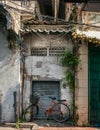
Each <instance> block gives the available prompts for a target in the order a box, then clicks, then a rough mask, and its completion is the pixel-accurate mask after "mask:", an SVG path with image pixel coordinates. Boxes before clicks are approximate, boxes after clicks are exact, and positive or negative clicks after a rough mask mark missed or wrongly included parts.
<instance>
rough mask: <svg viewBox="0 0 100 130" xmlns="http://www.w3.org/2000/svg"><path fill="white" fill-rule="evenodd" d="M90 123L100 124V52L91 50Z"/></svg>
mask: <svg viewBox="0 0 100 130" xmlns="http://www.w3.org/2000/svg"><path fill="white" fill-rule="evenodd" d="M89 121H90V123H93V124H95V123H100V51H98V50H93V49H92V50H89Z"/></svg>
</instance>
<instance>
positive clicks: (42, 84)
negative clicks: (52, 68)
mask: <svg viewBox="0 0 100 130" xmlns="http://www.w3.org/2000/svg"><path fill="white" fill-rule="evenodd" d="M33 91H35V92H37V93H39V94H40V99H41V101H42V103H43V104H45V105H46V107H48V106H49V103H50V99H49V98H48V97H49V96H53V97H56V98H57V99H60V82H59V81H33V82H32V92H33ZM45 105H44V106H45ZM37 118H39V119H44V118H45V115H44V113H43V111H42V110H41V109H39V114H38V117H37Z"/></svg>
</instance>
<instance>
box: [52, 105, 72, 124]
mask: <svg viewBox="0 0 100 130" xmlns="http://www.w3.org/2000/svg"><path fill="white" fill-rule="evenodd" d="M69 116H70V109H69V107H68V106H67V105H65V104H63V103H57V104H55V105H54V106H53V107H52V118H53V119H54V120H55V121H57V122H60V123H61V122H65V121H67V120H68V119H69Z"/></svg>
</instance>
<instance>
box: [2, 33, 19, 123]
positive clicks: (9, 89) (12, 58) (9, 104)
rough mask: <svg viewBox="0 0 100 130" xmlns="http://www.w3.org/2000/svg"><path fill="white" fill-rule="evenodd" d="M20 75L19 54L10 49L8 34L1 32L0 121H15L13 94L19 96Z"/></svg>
mask: <svg viewBox="0 0 100 130" xmlns="http://www.w3.org/2000/svg"><path fill="white" fill-rule="evenodd" d="M19 74H20V61H19V52H16V53H12V51H11V50H10V49H9V48H8V41H7V37H6V34H5V33H4V32H0V97H1V100H0V101H1V102H0V106H1V108H0V110H1V112H0V113H1V117H0V119H1V120H0V121H6V122H12V121H14V120H15V119H14V106H13V105H14V97H13V92H14V91H16V92H17V94H18V92H19V84H20V82H19V79H20V75H19ZM17 96H18V95H17ZM17 102H18V99H17Z"/></svg>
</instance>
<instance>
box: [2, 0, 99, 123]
mask: <svg viewBox="0 0 100 130" xmlns="http://www.w3.org/2000/svg"><path fill="white" fill-rule="evenodd" d="M48 2H49V3H48V4H47V3H46V1H45V0H44V1H43V2H42V3H41V1H22V2H20V1H10V2H9V1H1V5H2V6H3V9H4V10H5V12H6V13H5V15H4V14H2V15H4V16H5V19H6V21H7V23H6V26H5V28H3V29H1V31H0V33H1V35H0V39H1V41H2V42H1V43H0V46H1V47H0V48H1V52H2V55H0V67H1V69H0V77H1V78H0V83H1V84H0V115H1V116H0V120H1V121H7V122H13V121H15V119H16V116H17V118H18V117H19V115H20V114H21V112H22V111H23V110H24V109H25V108H26V107H27V106H28V105H29V104H30V98H31V95H32V93H33V92H34V91H36V92H38V93H40V95H41V99H42V101H43V102H44V103H45V104H47V105H49V104H48V102H49V98H48V97H49V96H56V98H58V99H67V102H68V105H69V107H70V109H71V104H72V101H73V99H75V105H76V107H77V111H76V112H77V115H78V116H77V117H78V118H77V121H78V124H79V125H83V124H85V125H87V124H88V123H91V124H92V123H98V122H100V119H99V117H100V116H98V121H94V120H93V118H94V116H97V115H96V114H95V115H93V112H92V111H94V110H95V112H96V111H97V110H98V112H99V109H100V108H99V105H97V106H98V107H97V108H94V109H93V110H91V108H90V106H92V104H91V100H92V96H91V94H92V91H94V89H91V83H92V77H91V73H93V72H92V71H91V67H90V65H91V64H92V62H93V61H92V57H91V56H90V54H91V53H90V52H91V51H90V50H92V49H91V47H89V42H88V41H87V40H82V39H80V37H78V38H76V37H73V38H75V39H74V40H73V38H72V36H71V34H72V32H73V30H75V29H74V28H73V27H72V24H69V23H68V21H69V20H74V19H75V18H76V17H75V16H74V15H72V14H75V11H76V5H77V9H78V10H77V12H78V13H77V14H78V15H77V19H78V22H80V21H82V22H83V23H84V24H91V22H93V21H92V20H93V19H92V15H93V14H94V16H96V15H97V21H95V22H98V21H99V20H98V19H99V16H100V12H99V11H93V10H92V11H87V10H86V8H87V7H86V6H85V7H84V6H83V3H78V4H76V5H75V4H73V3H67V2H66V3H63V2H59V1H58V2H54V3H52V2H50V1H48ZM82 2H83V1H82ZM83 7H84V8H83ZM48 9H49V10H48ZM82 9H83V10H82ZM92 9H93V8H92ZM62 12H63V13H62ZM91 12H92V14H91V15H90V13H91ZM87 15H88V16H91V21H89V20H88V19H87V18H89V17H87ZM94 16H93V17H94ZM0 22H1V21H0ZM82 22H81V26H78V27H77V29H76V32H77V33H76V35H77V36H80V35H81V34H85V35H86V36H87V37H95V34H98V35H97V39H99V35H100V33H99V30H98V29H97V31H95V26H99V24H98V23H97V25H95V26H94V27H92V30H91V28H90V27H89V26H85V27H84V26H83V25H82ZM7 30H10V32H11V30H13V31H14V37H15V39H13V38H11V35H12V33H11V34H10V33H9V31H7ZM87 30H88V31H87ZM91 33H92V34H94V35H91ZM9 35H10V40H9V39H7V38H8V37H9ZM80 41H81V44H79V42H80ZM98 41H99V40H98ZM13 43H14V44H13ZM74 43H75V44H76V43H77V46H78V48H79V49H78V54H79V55H78V56H79V59H80V60H81V63H80V64H79V66H78V68H77V71H76V75H75V97H73V94H72V93H71V91H70V88H69V85H68V84H67V83H66V84H65V82H64V78H65V72H66V70H67V69H68V68H67V67H63V66H62V64H61V61H60V58H61V55H62V54H63V52H64V50H65V49H67V50H71V51H73V47H74ZM13 45H16V46H17V50H16V49H15V48H16V46H14V48H13ZM96 45H97V44H96ZM8 46H10V47H11V48H13V51H12V50H11V49H9V48H8ZM15 50H16V51H15ZM94 52H95V51H94ZM97 55H99V53H97ZM98 66H99V63H98ZM95 71H96V70H95ZM95 73H96V72H95ZM88 75H89V76H88ZM98 76H99V74H98ZM94 78H95V77H94ZM97 80H99V79H97ZM93 84H94V83H93ZM98 84H99V81H98ZM96 88H97V89H96V94H97V95H98V92H99V87H98V86H97V87H96ZM97 97H98V98H99V95H98V96H97ZM98 98H97V99H96V102H97V101H98ZM97 104H99V103H97ZM6 110H7V111H9V113H6ZM72 113H73V110H71V114H72ZM98 115H99V114H98ZM38 118H42V119H43V118H44V115H43V113H42V112H40V113H39V116H38ZM95 120H96V119H95Z"/></svg>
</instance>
